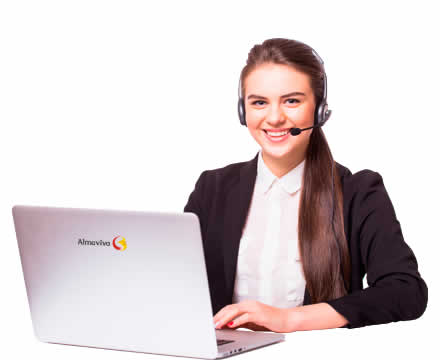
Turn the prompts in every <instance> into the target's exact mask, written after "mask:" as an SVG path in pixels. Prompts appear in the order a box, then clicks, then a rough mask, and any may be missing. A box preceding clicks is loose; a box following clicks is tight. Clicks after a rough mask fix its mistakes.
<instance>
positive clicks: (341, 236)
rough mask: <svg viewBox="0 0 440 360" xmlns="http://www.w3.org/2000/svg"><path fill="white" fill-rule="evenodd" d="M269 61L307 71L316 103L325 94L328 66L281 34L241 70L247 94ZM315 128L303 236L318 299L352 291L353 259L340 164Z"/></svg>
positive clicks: (311, 287)
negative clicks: (255, 75)
mask: <svg viewBox="0 0 440 360" xmlns="http://www.w3.org/2000/svg"><path fill="white" fill-rule="evenodd" d="M265 63H274V64H280V65H289V66H291V67H293V68H294V69H295V70H296V71H300V72H302V73H305V74H307V75H308V76H309V78H310V83H311V88H312V90H313V94H314V97H315V104H319V103H320V101H321V99H322V97H323V93H324V81H323V75H324V69H323V67H322V65H321V63H320V62H319V60H318V59H317V58H316V57H315V55H314V54H313V52H312V49H311V48H310V47H309V46H307V45H306V44H304V43H302V42H299V41H295V40H290V39H282V38H275V39H268V40H266V41H264V42H263V43H262V44H258V45H255V46H254V47H253V48H252V49H251V50H250V52H249V54H248V59H247V62H246V66H245V67H244V68H243V70H242V71H241V74H240V80H241V84H242V85H241V86H242V89H241V92H242V94H243V96H244V94H245V86H244V85H245V79H246V77H247V76H248V75H249V74H250V73H251V72H252V71H253V70H255V69H256V68H257V67H258V66H259V65H261V64H265ZM311 131H312V133H311V135H310V140H309V145H308V148H307V151H306V161H305V165H304V174H303V178H302V191H301V198H300V205H299V215H298V241H299V251H300V256H301V261H302V267H303V271H304V277H305V280H306V283H307V290H308V292H309V294H310V299H311V303H312V304H314V303H318V302H323V301H326V300H332V299H336V298H338V297H341V296H343V295H346V294H347V292H348V291H349V284H350V276H351V263H350V255H349V249H348V245H347V240H346V237H345V232H344V217H343V193H342V185H341V181H340V178H339V175H338V172H337V169H336V164H335V162H334V160H333V156H332V153H331V151H330V147H329V146H328V143H327V140H326V138H325V135H324V133H323V131H322V128H321V127H319V128H315V129H312V130H311ZM332 174H333V181H334V183H333V181H332ZM333 184H334V185H333ZM333 187H334V192H333ZM333 205H334V213H333ZM332 214H333V222H332Z"/></svg>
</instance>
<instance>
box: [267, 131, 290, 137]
mask: <svg viewBox="0 0 440 360" xmlns="http://www.w3.org/2000/svg"><path fill="white" fill-rule="evenodd" d="M266 132H267V133H268V134H269V135H270V136H283V135H286V134H287V133H288V132H289V131H288V130H286V131H282V132H280V131H278V132H271V131H267V130H266Z"/></svg>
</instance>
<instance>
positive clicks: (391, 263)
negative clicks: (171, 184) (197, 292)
mask: <svg viewBox="0 0 440 360" xmlns="http://www.w3.org/2000/svg"><path fill="white" fill-rule="evenodd" d="M326 84H327V77H326V74H325V71H324V66H323V61H322V59H321V58H320V57H319V55H318V54H317V53H316V52H315V51H314V50H313V49H312V48H311V47H309V46H307V45H305V44H303V43H301V42H299V41H295V40H289V39H280V38H276V39H269V40H266V41H264V42H263V43H262V44H259V45H255V46H254V47H253V48H252V49H251V51H250V52H249V55H248V59H247V64H246V66H245V67H244V68H243V70H242V72H241V75H240V82H239V102H238V110H239V118H240V123H241V124H242V125H245V126H247V128H248V130H249V133H250V135H251V136H252V137H253V138H254V139H255V141H256V142H257V143H258V144H259V146H260V150H259V151H258V153H257V154H256V156H255V157H254V158H253V159H252V160H250V161H246V162H241V163H234V164H230V165H227V166H225V167H223V168H219V169H213V170H205V171H203V172H202V174H201V175H200V177H199V179H198V180H197V182H196V186H195V189H194V191H193V192H192V193H191V194H190V196H189V199H188V203H187V204H186V205H185V207H184V211H186V212H193V213H195V214H197V215H198V217H199V219H200V224H201V230H202V239H203V246H204V253H205V261H206V266H207V271H208V280H209V287H210V294H211V300H212V307H213V313H214V314H215V316H214V323H216V324H217V325H216V326H217V328H221V327H222V326H225V325H226V324H230V325H229V326H231V327H233V328H237V327H240V326H242V327H248V328H250V329H253V330H270V331H275V332H291V331H297V330H312V329H326V328H335V327H341V326H344V327H347V328H356V327H361V326H366V325H374V324H384V323H389V322H393V321H400V320H412V319H416V318H418V317H420V316H421V315H422V314H423V313H424V311H425V309H426V305H427V299H428V288H427V286H426V283H425V281H424V280H423V279H422V277H421V276H420V274H419V272H418V268H417V260H416V258H415V255H414V253H413V252H412V250H411V249H410V247H409V246H408V245H407V244H406V243H405V241H404V239H403V235H402V231H401V228H400V223H399V221H398V220H397V218H396V214H395V211H394V208H393V205H392V203H391V200H390V198H389V196H388V194H387V191H386V189H385V186H384V184H383V180H382V177H381V175H380V174H379V173H377V172H375V171H372V170H367V169H366V170H362V171H359V172H357V173H355V174H352V173H351V171H350V170H349V169H348V168H346V167H345V166H343V165H341V164H339V163H338V162H336V161H334V159H333V157H332V153H331V151H330V148H329V145H328V143H327V140H326V138H325V136H324V133H323V130H322V125H323V124H324V123H325V122H326V121H327V120H328V119H329V117H330V113H331V111H330V110H328V108H327V102H326V99H327V86H326ZM308 130H311V131H308ZM243 247H246V251H244V248H243ZM365 274H366V275H367V283H368V285H369V287H368V288H366V289H364V288H363V278H364V276H365ZM244 289H245V290H246V291H244ZM231 321H232V324H231Z"/></svg>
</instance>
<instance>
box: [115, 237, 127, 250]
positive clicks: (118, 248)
mask: <svg viewBox="0 0 440 360" xmlns="http://www.w3.org/2000/svg"><path fill="white" fill-rule="evenodd" d="M118 239H120V240H119V241H117V240H118ZM117 244H119V245H121V246H118V245H117ZM113 247H114V248H115V249H116V250H119V251H124V250H125V249H126V248H127V242H126V241H125V238H124V237H122V236H120V235H118V236H116V237H115V238H114V239H113Z"/></svg>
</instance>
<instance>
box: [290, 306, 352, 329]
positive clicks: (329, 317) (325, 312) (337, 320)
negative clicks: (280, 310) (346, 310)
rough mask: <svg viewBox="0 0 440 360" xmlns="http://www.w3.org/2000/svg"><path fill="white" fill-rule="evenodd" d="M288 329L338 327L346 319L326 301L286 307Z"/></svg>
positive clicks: (346, 321) (343, 323) (342, 324)
mask: <svg viewBox="0 0 440 360" xmlns="http://www.w3.org/2000/svg"><path fill="white" fill-rule="evenodd" d="M287 318H288V325H287V326H288V329H289V332H292V331H302V330H321V329H333V328H339V327H341V326H344V325H346V324H348V320H347V319H346V318H345V317H343V316H342V315H341V314H339V313H338V312H337V311H336V310H335V309H333V308H332V307H331V306H330V305H329V304H327V303H319V304H313V305H304V306H298V307H294V308H290V309H287Z"/></svg>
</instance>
